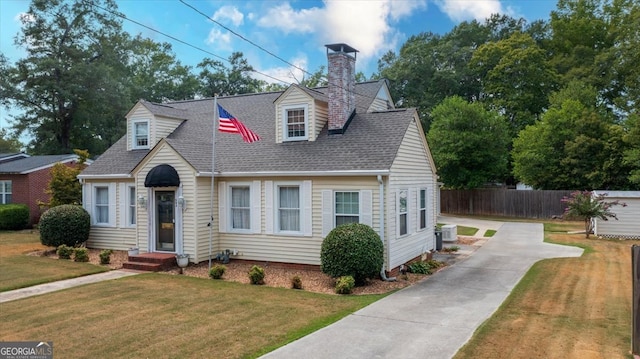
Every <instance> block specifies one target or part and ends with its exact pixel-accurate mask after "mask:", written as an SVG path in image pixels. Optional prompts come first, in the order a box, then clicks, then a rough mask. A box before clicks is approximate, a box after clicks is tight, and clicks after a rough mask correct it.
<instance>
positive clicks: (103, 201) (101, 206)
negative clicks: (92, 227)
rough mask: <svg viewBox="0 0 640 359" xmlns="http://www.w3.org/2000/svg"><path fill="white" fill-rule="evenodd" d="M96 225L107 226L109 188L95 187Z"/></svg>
mask: <svg viewBox="0 0 640 359" xmlns="http://www.w3.org/2000/svg"><path fill="white" fill-rule="evenodd" d="M94 216H95V221H96V224H109V187H106V186H105V187H101V186H100V187H99V186H96V187H95V214H94Z"/></svg>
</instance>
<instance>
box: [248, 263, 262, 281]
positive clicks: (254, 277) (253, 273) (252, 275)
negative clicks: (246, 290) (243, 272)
mask: <svg viewBox="0 0 640 359" xmlns="http://www.w3.org/2000/svg"><path fill="white" fill-rule="evenodd" d="M249 281H251V284H264V269H262V268H261V267H258V266H253V267H251V269H250V270H249Z"/></svg>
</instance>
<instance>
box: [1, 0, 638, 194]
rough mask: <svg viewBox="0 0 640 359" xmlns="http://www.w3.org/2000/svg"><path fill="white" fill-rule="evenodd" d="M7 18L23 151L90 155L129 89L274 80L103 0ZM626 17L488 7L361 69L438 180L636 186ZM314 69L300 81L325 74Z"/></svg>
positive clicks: (249, 86)
mask: <svg viewBox="0 0 640 359" xmlns="http://www.w3.org/2000/svg"><path fill="white" fill-rule="evenodd" d="M96 5H99V6H96ZM21 20H22V24H23V27H22V30H21V32H20V33H19V34H18V35H17V37H16V38H15V44H16V46H19V47H21V48H23V49H25V50H26V53H27V55H26V57H25V58H22V59H19V60H18V61H16V62H15V63H10V61H9V60H8V59H7V58H6V57H5V56H4V55H3V54H0V73H1V74H2V75H1V77H0V91H1V92H2V96H0V101H1V102H2V104H3V105H8V106H11V107H14V108H16V109H18V110H19V114H18V115H17V116H16V117H15V119H14V122H13V128H12V130H13V131H12V133H11V134H9V133H7V132H0V135H1V136H0V148H2V147H7V146H8V148H13V147H15V146H16V142H17V141H16V140H15V139H16V136H17V135H19V134H22V133H28V134H29V135H30V136H31V138H32V141H31V142H30V143H29V144H27V145H28V147H27V148H28V152H30V153H33V154H52V153H70V152H71V151H72V149H73V148H83V149H87V150H89V152H90V153H92V154H100V153H102V152H104V151H105V150H106V149H107V148H108V147H109V146H111V145H112V144H113V143H115V141H117V140H118V139H119V138H120V137H121V136H122V135H123V134H124V133H125V126H124V123H123V121H122V116H123V114H125V113H126V111H128V110H129V109H130V108H131V107H132V106H133V104H134V103H135V102H136V101H137V100H138V99H146V100H149V101H154V102H163V101H167V100H183V99H193V98H198V97H210V96H213V95H214V94H219V95H231V94H241V93H251V92H259V91H272V90H282V89H283V88H284V85H283V84H268V83H266V82H264V81H260V80H257V79H255V78H254V77H252V72H253V71H254V69H253V67H252V66H251V65H250V64H249V63H248V62H247V60H246V59H245V58H244V57H243V54H242V53H239V52H236V53H233V54H232V55H231V56H230V57H229V59H228V61H226V63H227V64H225V62H223V61H220V60H219V59H212V58H204V59H203V60H202V61H201V62H200V63H199V64H198V65H197V66H195V68H192V67H190V66H186V65H183V64H182V63H181V62H180V61H179V60H178V59H177V58H176V55H175V53H173V51H172V48H171V45H170V44H169V43H160V42H156V41H153V40H151V39H148V38H144V37H142V36H141V35H137V36H131V35H130V34H128V33H126V32H125V31H123V30H122V20H121V17H120V16H119V13H118V9H117V5H116V4H115V3H114V1H113V0H93V1H92V2H89V1H87V0H32V2H31V4H30V7H29V11H28V12H27V13H26V15H25V16H23V17H22V19H21ZM638 29H640V5H639V4H638V3H637V2H635V1H633V0H577V1H574V0H559V2H558V4H557V7H556V9H555V10H554V11H552V12H551V14H550V18H549V20H538V21H534V22H531V23H528V22H527V21H526V20H525V19H522V18H520V19H516V18H513V17H510V16H505V15H494V16H492V17H491V18H489V19H487V20H486V21H484V22H479V21H465V22H462V23H460V24H459V25H457V26H455V27H454V28H453V29H452V30H451V31H449V32H447V33H445V34H434V33H430V32H425V33H420V34H416V35H413V36H411V37H410V38H409V39H408V40H407V41H406V42H405V43H404V44H403V45H402V47H401V48H400V50H399V51H398V52H397V53H395V52H391V51H390V52H388V53H386V54H384V55H383V56H382V57H381V58H380V59H379V61H378V71H377V73H375V74H373V75H372V76H371V78H372V79H377V78H386V79H388V81H389V86H390V90H391V92H392V96H393V98H394V99H395V100H396V102H397V103H396V105H397V106H402V107H415V108H417V110H418V113H419V114H420V118H421V120H422V125H423V128H424V130H425V135H426V136H427V138H428V143H429V145H430V149H431V151H432V153H433V156H434V160H435V163H436V166H437V169H438V174H439V176H440V178H441V181H442V182H444V184H445V186H447V187H451V188H475V187H479V186H484V185H486V184H490V183H498V184H504V183H507V184H514V183H515V182H518V181H520V182H523V183H525V184H528V185H531V186H533V187H535V188H542V189H594V188H599V189H637V188H639V187H640V108H639V106H640V67H639V66H638V61H639V59H640V32H639V31H638ZM324 72H325V69H324V67H320V68H319V69H318V70H317V71H316V72H314V73H313V74H311V75H310V76H309V77H308V78H306V79H301V81H300V82H301V83H302V84H303V85H307V86H310V87H314V86H319V85H325V84H326V82H325V80H324V79H325V76H324ZM357 78H358V79H359V80H364V79H365V76H364V74H362V73H359V74H358V76H357Z"/></svg>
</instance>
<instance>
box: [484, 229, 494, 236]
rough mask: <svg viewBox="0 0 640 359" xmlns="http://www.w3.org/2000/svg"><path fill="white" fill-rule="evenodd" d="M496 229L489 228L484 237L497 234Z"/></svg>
mask: <svg viewBox="0 0 640 359" xmlns="http://www.w3.org/2000/svg"><path fill="white" fill-rule="evenodd" d="M496 232H497V231H496V230H495V229H487V230H486V231H485V232H484V236H483V237H493V235H494V234H496Z"/></svg>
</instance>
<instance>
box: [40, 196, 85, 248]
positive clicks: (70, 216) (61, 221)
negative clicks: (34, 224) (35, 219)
mask: <svg viewBox="0 0 640 359" xmlns="http://www.w3.org/2000/svg"><path fill="white" fill-rule="evenodd" d="M39 226H40V242H42V244H44V245H45V246H50V247H58V246H59V245H61V244H64V245H67V246H70V247H76V246H78V245H80V244H82V243H84V242H86V241H87V239H89V229H90V227H91V219H90V217H89V213H88V212H87V211H86V210H85V209H84V208H82V207H81V206H76V205H73V204H63V205H61V206H56V207H52V208H49V209H48V210H47V211H46V212H44V213H43V214H42V216H41V217H40V224H39Z"/></svg>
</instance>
